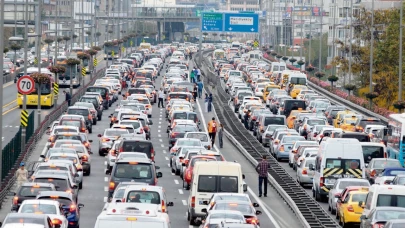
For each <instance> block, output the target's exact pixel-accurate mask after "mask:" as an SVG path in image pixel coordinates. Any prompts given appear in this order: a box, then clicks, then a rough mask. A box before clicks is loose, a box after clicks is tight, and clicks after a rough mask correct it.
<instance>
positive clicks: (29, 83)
mask: <svg viewBox="0 0 405 228" xmlns="http://www.w3.org/2000/svg"><path fill="white" fill-rule="evenodd" d="M17 89H18V92H19V93H20V94H23V95H27V94H30V93H32V92H34V89H35V82H34V79H32V78H31V77H30V76H28V75H24V76H22V77H20V78H19V79H18V81H17ZM24 102H25V100H24Z"/></svg>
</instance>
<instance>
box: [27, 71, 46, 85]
mask: <svg viewBox="0 0 405 228" xmlns="http://www.w3.org/2000/svg"><path fill="white" fill-rule="evenodd" d="M30 76H31V78H32V79H34V82H35V83H36V84H47V83H50V82H51V79H50V76H49V75H47V74H44V73H38V72H37V73H33V74H31V75H30Z"/></svg>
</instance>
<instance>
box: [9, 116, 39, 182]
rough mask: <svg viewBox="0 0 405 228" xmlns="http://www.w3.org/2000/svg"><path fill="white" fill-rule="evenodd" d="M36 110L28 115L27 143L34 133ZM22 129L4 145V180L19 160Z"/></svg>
mask: <svg viewBox="0 0 405 228" xmlns="http://www.w3.org/2000/svg"><path fill="white" fill-rule="evenodd" d="M34 113H35V112H31V114H30V115H29V116H28V126H27V128H26V135H27V137H26V141H25V143H27V142H28V140H29V138H30V137H31V136H32V134H33V133H34V126H35V116H34ZM21 131H22V127H20V129H18V132H17V134H15V136H14V137H13V138H12V139H11V141H10V142H9V143H8V144H7V145H6V146H5V147H4V149H3V152H2V156H1V171H2V172H1V180H3V181H4V179H5V178H6V176H7V175H9V174H10V171H12V168H13V167H14V166H15V165H18V164H16V161H17V160H18V157H19V156H20V155H21V153H22V151H21Z"/></svg>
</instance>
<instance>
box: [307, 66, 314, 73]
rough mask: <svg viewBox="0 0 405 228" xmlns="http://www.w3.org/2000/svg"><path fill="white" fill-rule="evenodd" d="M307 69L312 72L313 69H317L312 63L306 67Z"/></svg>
mask: <svg viewBox="0 0 405 228" xmlns="http://www.w3.org/2000/svg"><path fill="white" fill-rule="evenodd" d="M305 70H306V71H308V72H312V71H314V70H315V68H314V67H313V66H312V65H309V66H307V67H306V68H305Z"/></svg>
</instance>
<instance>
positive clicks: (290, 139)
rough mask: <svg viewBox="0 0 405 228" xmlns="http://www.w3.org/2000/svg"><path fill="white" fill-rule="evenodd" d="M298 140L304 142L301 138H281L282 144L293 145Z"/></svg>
mask: <svg viewBox="0 0 405 228" xmlns="http://www.w3.org/2000/svg"><path fill="white" fill-rule="evenodd" d="M299 140H302V141H304V140H305V138H303V137H302V136H285V137H283V140H282V143H295V141H299ZM284 147H285V146H284Z"/></svg>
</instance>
